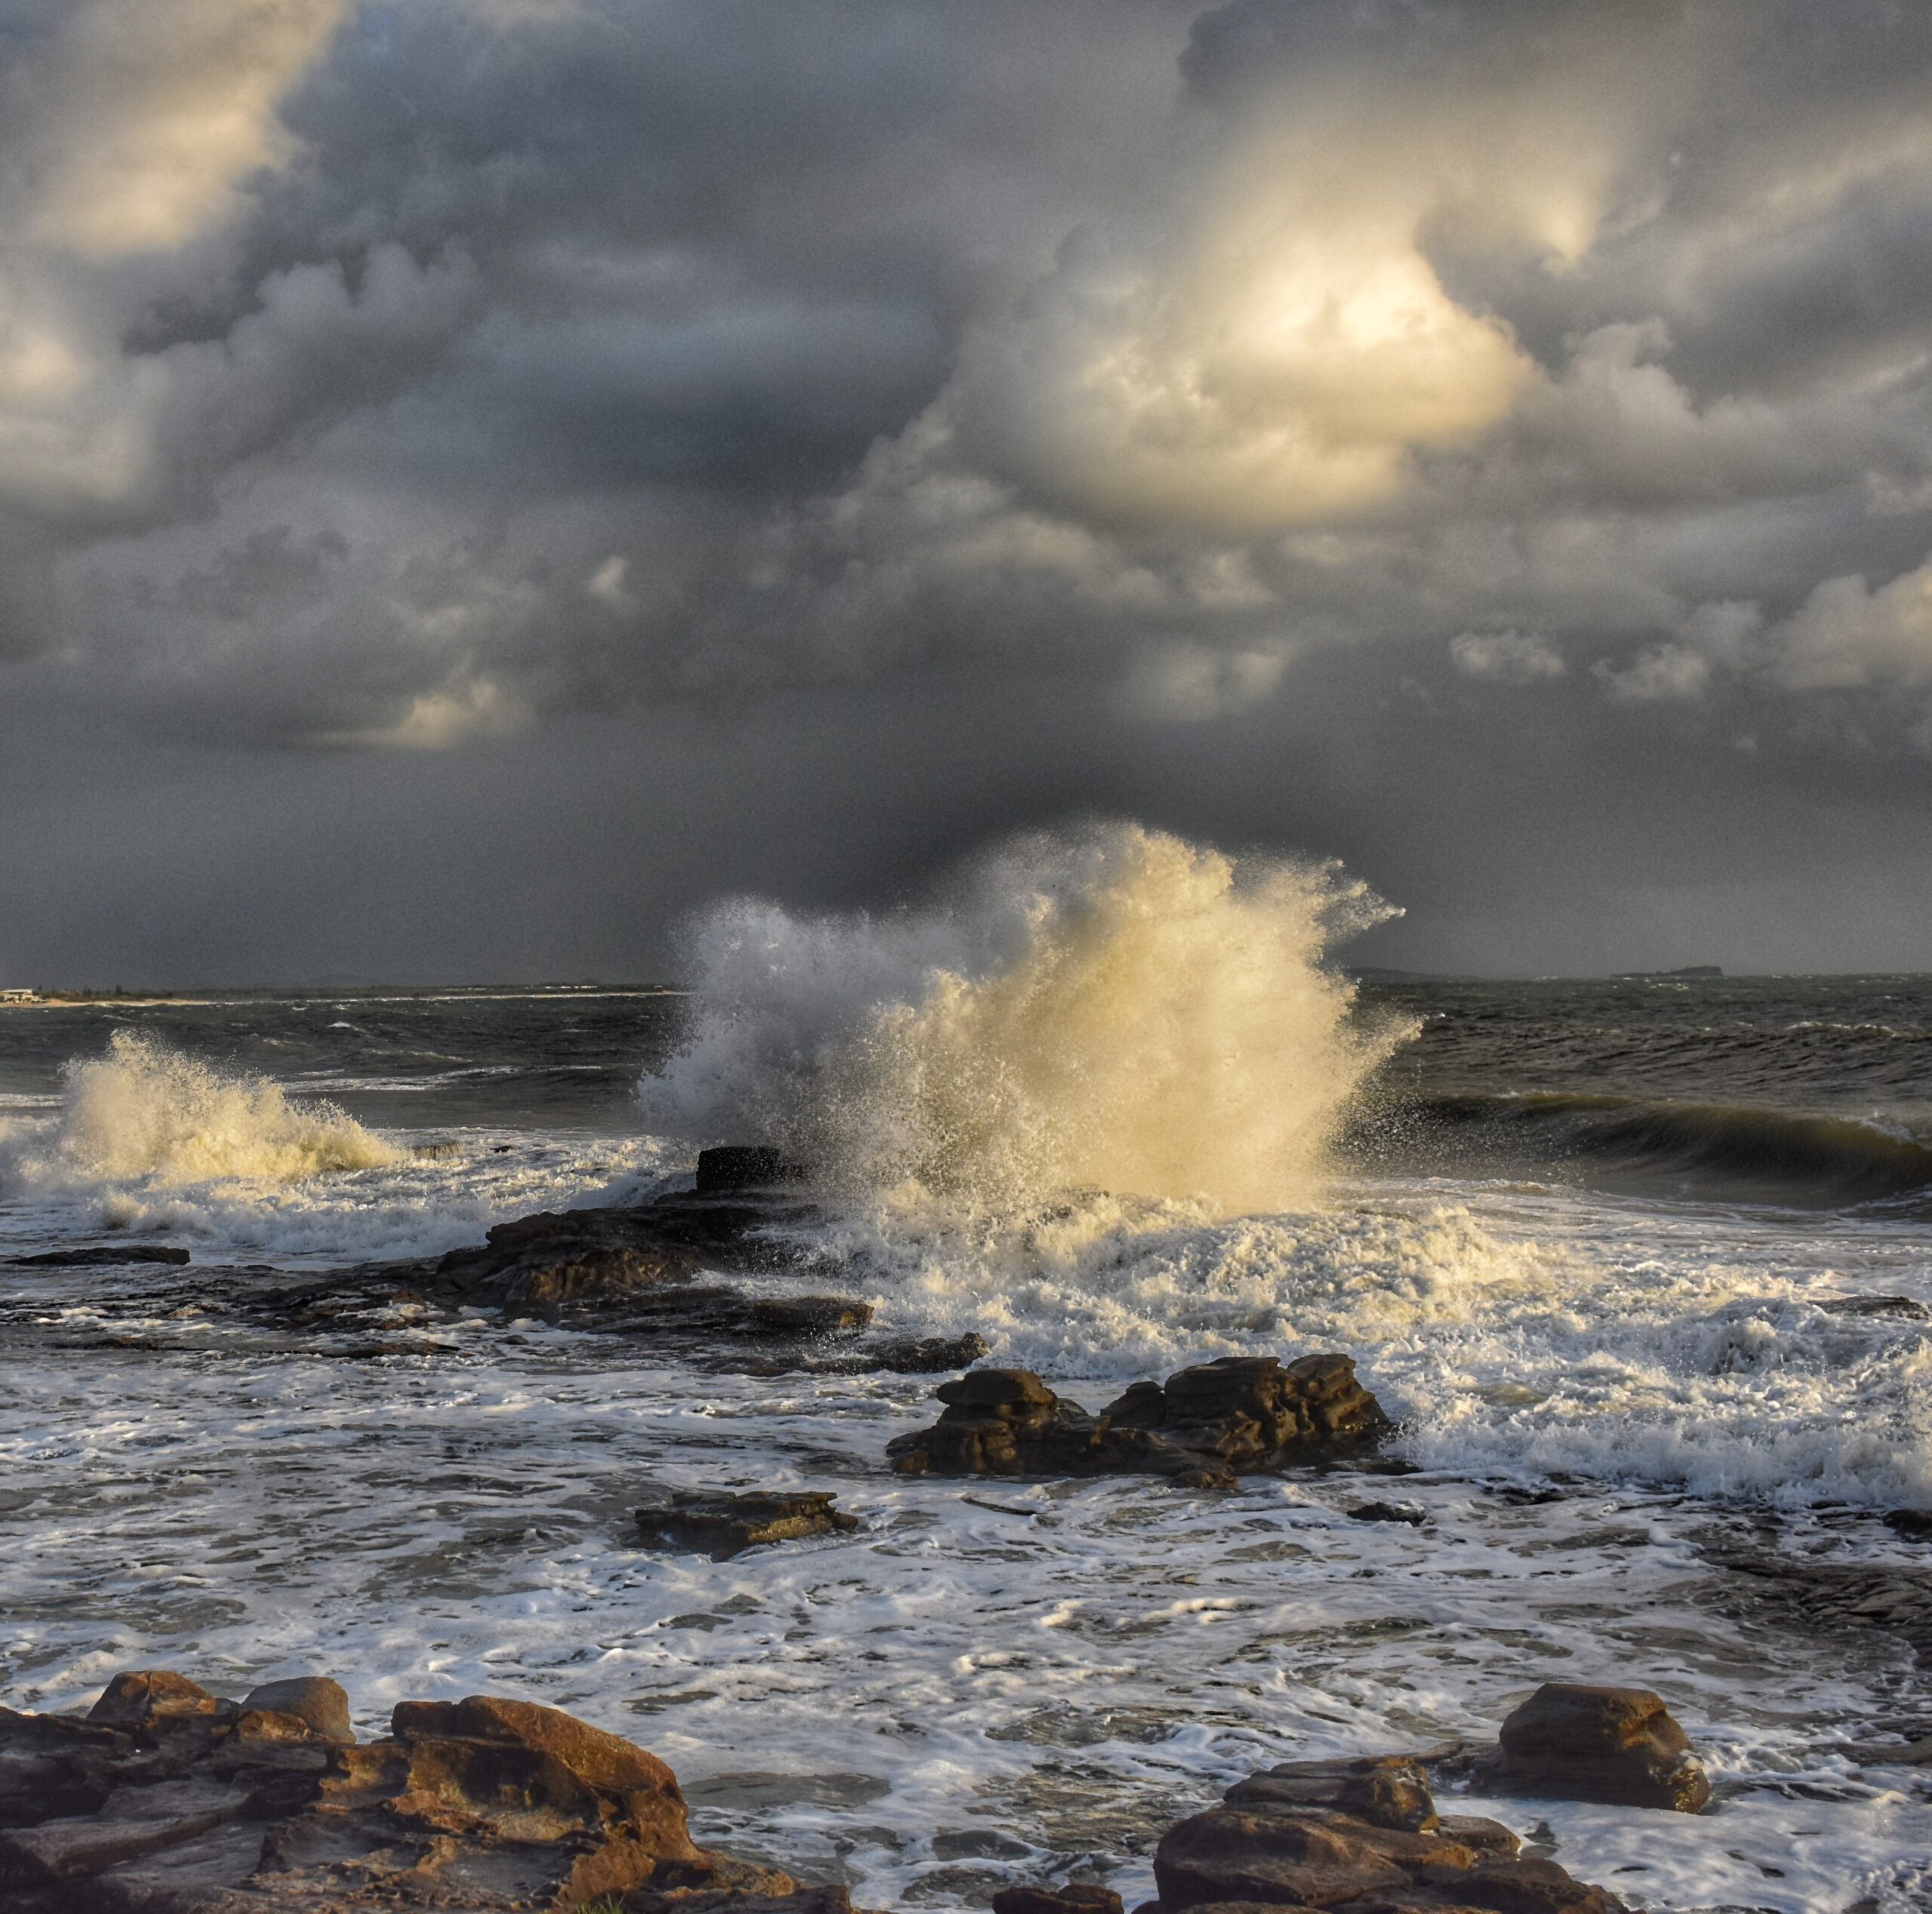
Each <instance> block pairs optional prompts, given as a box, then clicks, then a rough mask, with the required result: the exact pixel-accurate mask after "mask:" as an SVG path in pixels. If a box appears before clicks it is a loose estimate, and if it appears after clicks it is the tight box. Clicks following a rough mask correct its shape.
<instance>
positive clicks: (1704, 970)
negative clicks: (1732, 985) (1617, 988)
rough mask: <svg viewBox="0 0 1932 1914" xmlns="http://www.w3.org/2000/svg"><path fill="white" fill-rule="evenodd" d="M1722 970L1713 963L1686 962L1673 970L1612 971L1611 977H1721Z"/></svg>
mask: <svg viewBox="0 0 1932 1914" xmlns="http://www.w3.org/2000/svg"><path fill="white" fill-rule="evenodd" d="M1723 975H1724V972H1723V971H1721V969H1719V968H1718V966H1717V965H1715V964H1686V965H1684V966H1683V968H1681V969H1680V970H1675V971H1611V977H1612V978H1613V979H1614V978H1617V977H1722V976H1723Z"/></svg>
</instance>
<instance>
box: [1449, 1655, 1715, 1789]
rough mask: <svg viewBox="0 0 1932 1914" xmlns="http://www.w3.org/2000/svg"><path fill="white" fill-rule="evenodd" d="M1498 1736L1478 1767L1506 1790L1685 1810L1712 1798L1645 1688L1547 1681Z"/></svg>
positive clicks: (1679, 1733) (1685, 1742)
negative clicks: (1491, 1754)
mask: <svg viewBox="0 0 1932 1914" xmlns="http://www.w3.org/2000/svg"><path fill="white" fill-rule="evenodd" d="M1498 1740H1499V1742H1500V1746H1499V1747H1498V1748H1497V1751H1496V1752H1495V1753H1494V1755H1493V1756H1490V1757H1488V1758H1487V1759H1486V1760H1485V1761H1484V1762H1483V1763H1481V1765H1480V1768H1479V1773H1480V1774H1481V1777H1482V1779H1483V1781H1484V1784H1485V1785H1487V1786H1492V1787H1494V1788H1496V1789H1499V1790H1500V1791H1503V1792H1508V1793H1513V1794H1524V1795H1531V1796H1546V1797H1549V1798H1552V1799H1562V1800H1566V1801H1600V1802H1610V1803H1613V1804H1614V1805H1618V1806H1621V1807H1629V1808H1670V1809H1674V1810H1675V1811H1678V1812H1679V1813H1681V1814H1696V1813H1697V1811H1698V1810H1699V1809H1700V1808H1703V1806H1704V1805H1706V1802H1709V1799H1710V1798H1711V1784H1710V1783H1709V1780H1708V1779H1706V1776H1705V1774H1704V1771H1703V1766H1702V1765H1701V1764H1700V1762H1698V1761H1697V1758H1696V1756H1694V1755H1693V1754H1692V1753H1691V1752H1690V1740H1689V1737H1687V1735H1686V1734H1684V1731H1683V1729H1682V1728H1680V1727H1679V1726H1678V1724H1677V1723H1676V1722H1675V1721H1674V1720H1673V1719H1672V1717H1671V1714H1670V1711H1669V1709H1667V1708H1666V1707H1665V1706H1664V1704H1663V1701H1662V1700H1660V1698H1659V1697H1657V1696H1656V1695H1654V1694H1652V1693H1651V1691H1650V1690H1649V1689H1647V1688H1589V1687H1585V1686H1582V1685H1577V1684H1573V1683H1570V1682H1546V1683H1545V1684H1544V1685H1543V1687H1541V1688H1539V1689H1537V1691H1536V1693H1535V1694H1533V1695H1532V1696H1531V1697H1530V1698H1529V1700H1527V1701H1526V1702H1524V1703H1523V1705H1522V1706H1521V1707H1520V1708H1518V1709H1516V1710H1515V1712H1514V1713H1512V1715H1510V1716H1509V1718H1508V1719H1506V1721H1505V1722H1503V1727H1502V1729H1501V1731H1500V1734H1499V1736H1498Z"/></svg>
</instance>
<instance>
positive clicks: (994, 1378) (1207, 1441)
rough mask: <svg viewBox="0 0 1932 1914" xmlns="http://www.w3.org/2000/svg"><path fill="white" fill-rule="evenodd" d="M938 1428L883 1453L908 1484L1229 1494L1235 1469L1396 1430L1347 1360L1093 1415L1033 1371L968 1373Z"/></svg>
mask: <svg viewBox="0 0 1932 1914" xmlns="http://www.w3.org/2000/svg"><path fill="white" fill-rule="evenodd" d="M935 1393H936V1394H937V1396H938V1397H939V1399H940V1402H943V1403H944V1404H945V1405H946V1407H945V1409H944V1411H943V1412H942V1414H940V1418H939V1420H938V1421H937V1423H934V1426H932V1427H931V1428H930V1429H921V1430H919V1431H918V1432H917V1433H915V1434H910V1435H899V1436H895V1437H894V1439H893V1440H892V1441H891V1442H889V1443H888V1445H886V1454H887V1456H888V1457H889V1458H890V1459H891V1463H892V1466H894V1468H895V1469H897V1470H898V1471H899V1472H900V1473H901V1474H902V1475H928V1474H930V1475H944V1476H1022V1475H1024V1476H1048V1475H1082V1474H1099V1473H1140V1472H1144V1473H1151V1474H1158V1475H1165V1476H1171V1477H1172V1478H1174V1479H1176V1480H1177V1481H1178V1482H1183V1483H1186V1484H1192V1485H1195V1486H1198V1487H1207V1488H1214V1487H1222V1486H1225V1485H1226V1483H1227V1482H1228V1480H1229V1478H1230V1476H1231V1475H1232V1473H1233V1472H1237V1471H1252V1470H1256V1469H1273V1468H1278V1467H1281V1466H1283V1465H1284V1464H1286V1463H1292V1462H1297V1461H1312V1460H1320V1459H1321V1458H1322V1457H1326V1456H1330V1455H1334V1454H1340V1453H1346V1452H1348V1451H1352V1450H1356V1449H1359V1448H1362V1447H1364V1446H1365V1445H1368V1444H1371V1443H1373V1442H1376V1441H1377V1440H1378V1439H1380V1437H1381V1435H1383V1433H1384V1432H1386V1430H1387V1429H1388V1428H1389V1419H1388V1417H1386V1416H1385V1415H1384V1414H1383V1412H1382V1410H1381V1408H1380V1405H1378V1404H1377V1402H1376V1400H1375V1399H1374V1396H1372V1395H1370V1394H1369V1392H1367V1390H1366V1389H1364V1388H1363V1387H1362V1386H1361V1384H1360V1383H1358V1382H1357V1381H1356V1380H1355V1364H1354V1362H1353V1361H1352V1359H1351V1358H1349V1357H1348V1356H1346V1355H1339V1354H1331V1355H1311V1356H1304V1357H1303V1358H1302V1359H1300V1361H1298V1362H1291V1363H1287V1364H1285V1365H1284V1364H1283V1363H1282V1362H1280V1361H1279V1360H1278V1359H1276V1358H1275V1357H1273V1356H1227V1357H1223V1358H1222V1359H1220V1361H1218V1362H1207V1363H1203V1364H1201V1365H1199V1366H1198V1368H1192V1369H1183V1370H1182V1371H1180V1373H1179V1374H1177V1375H1175V1376H1173V1377H1170V1378H1169V1379H1168V1382H1167V1383H1166V1384H1165V1386H1163V1385H1161V1383H1154V1382H1144V1383H1135V1384H1134V1386H1133V1387H1132V1388H1131V1389H1128V1391H1127V1392H1126V1393H1125V1394H1124V1395H1122V1396H1121V1397H1120V1398H1119V1399H1118V1400H1117V1401H1115V1402H1112V1403H1111V1404H1109V1406H1108V1407H1107V1408H1106V1409H1105V1410H1104V1411H1103V1412H1102V1413H1101V1414H1100V1415H1098V1416H1094V1415H1091V1414H1089V1413H1088V1411H1086V1410H1084V1409H1083V1408H1081V1407H1080V1406H1079V1405H1078V1403H1075V1402H1069V1401H1067V1400H1066V1399H1065V1398H1063V1397H1062V1396H1060V1395H1056V1394H1055V1393H1054V1392H1053V1390H1051V1389H1049V1388H1048V1386H1047V1385H1046V1384H1045V1383H1043V1382H1042V1381H1041V1380H1040V1378H1039V1377H1038V1376H1037V1375H1035V1374H1034V1373H1033V1372H1032V1371H1031V1370H1030V1369H971V1370H968V1371H967V1373H966V1374H964V1376H961V1377H958V1378H957V1379H956V1380H954V1381H952V1382H949V1383H943V1384H942V1385H941V1386H940V1388H939V1389H937V1390H936V1391H935Z"/></svg>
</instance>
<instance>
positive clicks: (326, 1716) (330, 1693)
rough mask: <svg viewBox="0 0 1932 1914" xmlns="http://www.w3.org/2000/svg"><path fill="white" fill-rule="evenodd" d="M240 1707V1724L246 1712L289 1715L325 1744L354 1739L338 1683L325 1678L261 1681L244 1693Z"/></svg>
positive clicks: (291, 1677)
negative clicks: (241, 1717) (254, 1711)
mask: <svg viewBox="0 0 1932 1914" xmlns="http://www.w3.org/2000/svg"><path fill="white" fill-rule="evenodd" d="M242 1709H243V1710H244V1714H243V1722H246V1719H247V1712H248V1711H249V1710H259V1711H260V1712H262V1713H263V1714H264V1715H282V1716H290V1715H292V1716H294V1717H295V1719H297V1721H299V1722H301V1723H302V1724H303V1725H304V1726H306V1728H309V1730H310V1731H312V1733H314V1734H318V1735H320V1736H321V1738H322V1739H323V1740H325V1741H353V1740H355V1729H354V1728H353V1727H352V1726H351V1725H350V1723H349V1697H348V1696H347V1695H346V1694H345V1693H344V1692H343V1687H342V1684H341V1683H340V1682H331V1680H330V1679H329V1678H328V1676H326V1675H295V1676H290V1677H289V1678H288V1679H287V1680H285V1681H281V1682H263V1683H262V1684H261V1685H260V1686H259V1687H258V1688H251V1689H250V1690H249V1691H248V1694H246V1695H245V1696H244V1697H242ZM240 1725H241V1724H238V1726H240Z"/></svg>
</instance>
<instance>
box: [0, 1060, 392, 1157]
mask: <svg viewBox="0 0 1932 1914" xmlns="http://www.w3.org/2000/svg"><path fill="white" fill-rule="evenodd" d="M63 1075H65V1077H66V1088H65V1091H64V1094H63V1097H62V1103H61V1109H60V1115H59V1116H58V1117H57V1119H55V1120H54V1123H53V1124H52V1125H51V1131H50V1132H45V1133H41V1134H29V1136H28V1137H26V1138H25V1139H23V1140H20V1141H19V1142H17V1143H14V1145H13V1146H12V1147H11V1149H9V1151H8V1155H7V1160H6V1162H5V1168H6V1169H7V1171H8V1172H9V1175H8V1180H9V1181H10V1182H12V1183H15V1184H17V1185H19V1186H25V1187H26V1188H29V1189H42V1190H51V1189H74V1188H77V1187H86V1186H94V1185H99V1184H103V1183H142V1184H145V1185H147V1186H180V1185H187V1184H194V1183H211V1182H215V1181H217V1180H223V1179H231V1178H246V1179H251V1180H257V1181H266V1182H275V1183H287V1182H293V1181H296V1180H299V1179H301V1178H303V1177H312V1176H318V1175H321V1174H325V1173H327V1172H329V1171H345V1170H365V1169H372V1168H376V1167H377V1166H378V1165H383V1164H386V1163H390V1162H394V1161H395V1159H396V1155H397V1152H396V1151H395V1149H394V1148H393V1147H392V1146H391V1145H390V1144H389V1143H385V1142H384V1141H383V1140H382V1139H381V1138H380V1137H377V1136H375V1135H374V1134H372V1133H371V1131H368V1130H365V1128H363V1127H362V1125H361V1124H359V1123H358V1122H355V1119H353V1118H352V1117H350V1116H348V1115H346V1114H345V1113H344V1112H343V1111H341V1110H340V1109H337V1107H336V1106H334V1104H333V1103H326V1102H323V1101H320V1100H316V1101H312V1102H309V1101H305V1102H300V1103H297V1102H292V1101H291V1100H290V1099H289V1098H288V1097H287V1096H285V1094H283V1091H282V1090H281V1087H280V1086H279V1085H277V1084H275V1083H272V1082H270V1081H269V1079H267V1078H266V1077H260V1076H253V1075H226V1074H224V1073H223V1072H220V1071H219V1070H217V1069H214V1068H213V1067H212V1066H210V1065H208V1064H207V1063H202V1062H201V1061H199V1060H198V1059H196V1058H194V1057H188V1056H184V1055H183V1054H182V1053H181V1052H180V1051H176V1050H172V1049H171V1048H168V1046H167V1045H165V1044H161V1043H158V1042H155V1040H154V1039H152V1038H150V1037H146V1036H143V1035H140V1033H139V1032H136V1031H132V1030H119V1031H117V1032H115V1035H114V1036H113V1038H112V1040H111V1042H109V1045H108V1048H107V1054H106V1055H105V1056H103V1057H96V1058H89V1059H85V1060H75V1061H72V1062H70V1063H68V1064H67V1065H66V1066H65V1069H64V1071H63Z"/></svg>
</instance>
